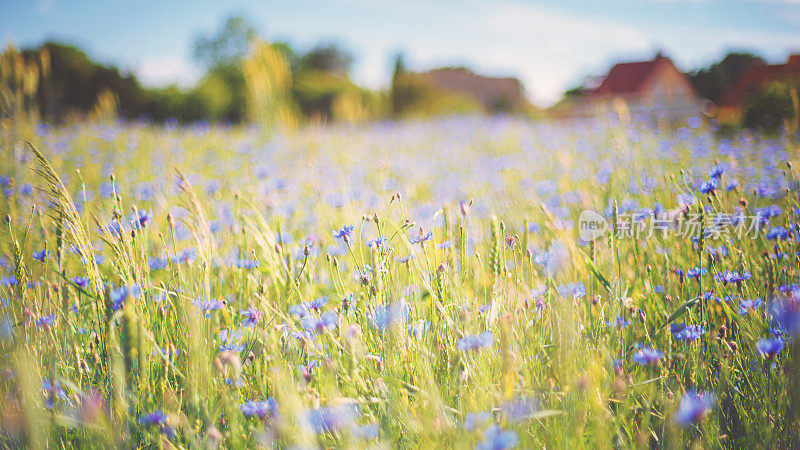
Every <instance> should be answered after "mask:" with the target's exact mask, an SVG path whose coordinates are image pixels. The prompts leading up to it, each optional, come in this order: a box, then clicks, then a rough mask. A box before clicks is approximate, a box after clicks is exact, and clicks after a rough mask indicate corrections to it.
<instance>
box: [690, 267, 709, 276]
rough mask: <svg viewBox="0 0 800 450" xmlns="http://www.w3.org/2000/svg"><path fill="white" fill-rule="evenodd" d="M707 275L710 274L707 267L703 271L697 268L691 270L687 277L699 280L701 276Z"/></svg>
mask: <svg viewBox="0 0 800 450" xmlns="http://www.w3.org/2000/svg"><path fill="white" fill-rule="evenodd" d="M706 273H708V271H707V270H706V268H705V267H703V268H702V269H701V268H700V267H695V268H693V269H689V270H687V271H686V277H687V278H697V277H699V276H700V275H705V274H706Z"/></svg>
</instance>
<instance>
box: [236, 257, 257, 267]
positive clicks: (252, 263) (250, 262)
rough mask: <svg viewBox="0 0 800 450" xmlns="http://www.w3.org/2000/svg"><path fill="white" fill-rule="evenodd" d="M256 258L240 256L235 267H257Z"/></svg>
mask: <svg viewBox="0 0 800 450" xmlns="http://www.w3.org/2000/svg"><path fill="white" fill-rule="evenodd" d="M258 264H259V262H258V260H257V259H247V258H241V259H237V260H236V267H238V268H240V269H255V268H256V267H258Z"/></svg>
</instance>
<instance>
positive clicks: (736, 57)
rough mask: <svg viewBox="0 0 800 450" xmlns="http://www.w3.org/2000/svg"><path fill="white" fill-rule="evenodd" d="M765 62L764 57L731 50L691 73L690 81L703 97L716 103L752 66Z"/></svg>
mask: <svg viewBox="0 0 800 450" xmlns="http://www.w3.org/2000/svg"><path fill="white" fill-rule="evenodd" d="M758 64H764V59H763V58H761V57H760V56H757V55H753V54H750V53H737V52H731V53H728V54H727V55H725V57H724V58H723V59H722V60H721V61H719V62H717V63H714V64H712V65H711V66H709V67H706V68H704V69H700V70H697V71H695V72H693V73H690V74H689V81H691V83H692V86H693V87H694V89H695V92H697V95H698V96H699V97H701V98H707V99H709V100H711V101H713V102H715V103H719V102H720V100H722V96H723V94H724V93H725V92H726V91H727V90H728V89H730V88H731V87H732V86H733V84H734V83H736V82H737V81H738V80H739V78H740V77H741V76H742V75H743V74H744V72H745V71H746V70H747V69H749V68H750V67H752V66H754V65H758Z"/></svg>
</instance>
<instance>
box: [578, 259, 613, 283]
mask: <svg viewBox="0 0 800 450" xmlns="http://www.w3.org/2000/svg"><path fill="white" fill-rule="evenodd" d="M578 251H579V252H580V254H581V256H582V257H583V262H584V263H585V264H586V268H587V269H589V272H592V274H593V275H594V277H595V278H597V281H599V282H600V284H602V285H603V287H605V288H606V290H607V291H608V292H611V290H612V289H611V283H609V281H608V278H606V277H605V275H603V273H602V272H600V269H598V268H597V266H596V265H595V263H594V262H593V261H592V260H591V258H589V255H587V254H586V253H584V252H583V250H581V249H578Z"/></svg>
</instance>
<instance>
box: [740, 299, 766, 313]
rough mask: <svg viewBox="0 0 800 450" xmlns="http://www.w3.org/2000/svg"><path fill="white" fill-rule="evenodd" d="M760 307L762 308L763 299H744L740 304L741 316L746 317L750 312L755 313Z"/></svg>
mask: <svg viewBox="0 0 800 450" xmlns="http://www.w3.org/2000/svg"><path fill="white" fill-rule="evenodd" d="M759 306H761V299H755V300H750V299H742V301H741V303H740V304H739V314H741V315H742V316H746V315H747V313H748V312H750V311H755V310H756V309H757V308H758V307H759Z"/></svg>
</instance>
